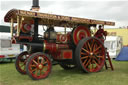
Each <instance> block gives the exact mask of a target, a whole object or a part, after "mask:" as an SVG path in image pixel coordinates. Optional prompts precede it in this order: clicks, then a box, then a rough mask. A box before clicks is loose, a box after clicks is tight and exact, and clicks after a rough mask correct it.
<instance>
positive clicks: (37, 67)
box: [26, 52, 52, 80]
mask: <svg viewBox="0 0 128 85" xmlns="http://www.w3.org/2000/svg"><path fill="white" fill-rule="evenodd" d="M51 68H52V63H51V60H50V58H49V56H48V55H46V54H44V53H41V52H37V53H34V54H33V55H31V56H30V57H29V59H28V61H27V64H26V71H27V74H28V75H29V76H30V77H31V78H32V79H33V80H39V79H44V78H46V77H47V76H48V75H49V73H50V72H51Z"/></svg>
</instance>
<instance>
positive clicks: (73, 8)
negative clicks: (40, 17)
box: [0, 0, 128, 28]
mask: <svg viewBox="0 0 128 85" xmlns="http://www.w3.org/2000/svg"><path fill="white" fill-rule="evenodd" d="M39 1H40V8H41V9H40V12H44V13H52V14H58V15H66V16H74V17H82V18H89V19H98V20H107V21H114V22H116V26H115V27H116V28H117V27H122V26H128V0H118V1H117V0H111V1H110V0H39ZM31 6H32V0H0V25H1V24H2V25H3V24H4V25H8V24H6V23H5V22H4V21H3V18H4V15H5V14H6V13H7V11H9V10H10V9H12V8H16V9H23V10H30V8H31Z"/></svg>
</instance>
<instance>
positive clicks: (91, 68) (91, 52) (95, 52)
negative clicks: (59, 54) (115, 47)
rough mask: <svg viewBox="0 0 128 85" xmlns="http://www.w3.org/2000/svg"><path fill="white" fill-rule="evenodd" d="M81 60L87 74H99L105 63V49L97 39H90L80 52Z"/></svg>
mask: <svg viewBox="0 0 128 85" xmlns="http://www.w3.org/2000/svg"><path fill="white" fill-rule="evenodd" d="M80 60H81V63H82V66H83V68H84V69H85V70H86V71H87V72H98V71H100V70H101V68H102V67H103V65H104V63H105V48H104V46H103V44H102V43H101V42H100V41H99V40H98V39H95V38H91V39H88V40H87V41H86V42H85V43H84V44H83V46H82V48H81V50H80Z"/></svg>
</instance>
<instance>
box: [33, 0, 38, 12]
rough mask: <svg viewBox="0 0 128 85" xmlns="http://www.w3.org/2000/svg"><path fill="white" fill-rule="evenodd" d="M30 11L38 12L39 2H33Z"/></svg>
mask: <svg viewBox="0 0 128 85" xmlns="http://www.w3.org/2000/svg"><path fill="white" fill-rule="evenodd" d="M31 10H32V11H39V10H40V6H39V0H33V4H32V8H31Z"/></svg>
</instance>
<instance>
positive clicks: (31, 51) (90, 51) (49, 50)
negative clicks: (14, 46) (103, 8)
mask: <svg viewBox="0 0 128 85" xmlns="http://www.w3.org/2000/svg"><path fill="white" fill-rule="evenodd" d="M5 22H10V23H11V35H12V43H19V44H22V45H26V46H27V51H25V52H22V53H21V54H19V55H18V56H17V59H16V63H15V65H16V69H17V71H18V72H19V73H21V74H26V73H27V74H28V75H29V76H30V77H31V78H32V79H34V80H38V79H44V78H46V77H47V76H48V75H49V73H50V72H51V69H52V61H57V62H58V63H59V64H60V66H61V67H62V68H64V69H66V70H67V69H72V68H75V67H78V68H79V69H81V70H83V71H84V72H98V71H100V70H101V69H102V67H103V66H104V63H105V56H106V50H105V48H104V39H105V36H107V32H106V31H104V29H103V27H104V25H111V26H113V25H114V24H115V23H114V22H107V21H99V20H92V19H84V18H76V17H68V16H60V15H53V14H46V13H40V12H32V11H25V10H16V9H12V10H10V11H9V12H8V13H7V14H6V16H5ZM14 23H15V26H14ZM97 24H98V25H99V29H98V30H97V31H96V32H95V33H93V34H92V31H91V27H94V29H95V28H96V27H97ZM42 25H43V26H45V27H46V29H45V28H42V29H44V33H43V35H40V34H39V33H38V32H39V29H38V27H39V26H42ZM55 27H61V28H59V29H60V30H62V27H63V28H64V31H63V33H62V32H61V33H60V32H56V30H55ZM67 29H70V30H71V31H67Z"/></svg>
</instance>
